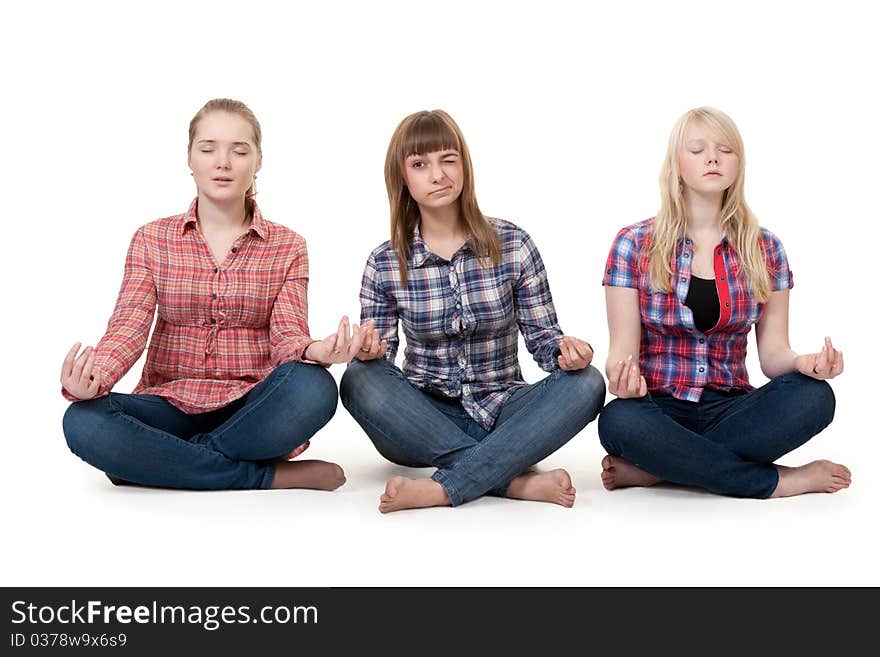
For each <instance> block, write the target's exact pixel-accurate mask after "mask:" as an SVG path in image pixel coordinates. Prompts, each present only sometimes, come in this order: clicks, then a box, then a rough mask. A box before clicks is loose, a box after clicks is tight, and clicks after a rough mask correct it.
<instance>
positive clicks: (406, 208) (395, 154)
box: [385, 110, 501, 284]
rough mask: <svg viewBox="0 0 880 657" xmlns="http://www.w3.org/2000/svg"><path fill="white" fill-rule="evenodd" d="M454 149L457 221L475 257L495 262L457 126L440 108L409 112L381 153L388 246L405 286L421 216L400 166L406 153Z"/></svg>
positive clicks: (496, 249)
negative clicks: (458, 172)
mask: <svg viewBox="0 0 880 657" xmlns="http://www.w3.org/2000/svg"><path fill="white" fill-rule="evenodd" d="M444 149H454V150H457V151H458V152H459V153H460V154H461V162H462V169H463V171H464V180H463V181H462V182H463V186H462V190H461V196H460V197H459V201H460V208H461V220H462V221H463V222H464V225H465V227H466V228H467V230H468V232H469V233H470V235H471V241H472V245H473V247H474V250H475V252H476V253H477V254H478V255H479V256H483V255H484V254H486V253H488V254H489V256H490V258H491V260H492V263H493V264H495V265H497V264H498V263H499V262H500V261H501V248H500V246H499V244H498V235H497V234H496V233H495V230H494V229H493V228H492V225H491V224H490V223H489V222H488V221H487V220H486V218H485V217H484V216H483V213H482V212H480V206H479V205H477V196H476V193H475V192H474V168H473V164H472V163H471V155H470V152H469V151H468V147H467V144H466V143H465V140H464V136H463V135H462V134H461V130H460V129H459V127H458V125H456V123H455V121H453V120H452V117H451V116H449V114H447V113H446V112H444V111H443V110H431V111H421V112H416V113H415V114H410V115H409V116H408V117H406V118H405V119H404V120H403V121H401V122H400V124H399V125H398V126H397V129H396V130H395V131H394V134H393V135H392V137H391V143H390V144H388V153H387V154H386V156H385V186H386V188H387V190H388V202H389V204H390V205H391V247H392V248H393V249H394V251H395V252H396V253H397V260H398V263H399V271H400V280H401V281H402V282H403V283H404V284H406V267H407V264H408V262H409V258H410V252H409V251H410V241H411V239H412V236H413V233H414V232H415V228H416V226H417V225H418V223H419V219H420V218H421V215H420V213H419V206H418V204H417V203H416V202H415V200H414V199H413V197H412V196H411V195H410V193H409V189H407V187H406V181H405V180H404V177H403V167H404V164H405V162H406V158H408V157H409V156H410V155H416V154H426V153H433V152H435V151H440V150H444Z"/></svg>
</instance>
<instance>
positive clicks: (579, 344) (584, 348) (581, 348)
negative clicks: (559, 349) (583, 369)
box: [574, 339, 590, 360]
mask: <svg viewBox="0 0 880 657" xmlns="http://www.w3.org/2000/svg"><path fill="white" fill-rule="evenodd" d="M574 349H575V351H577V353H578V356H580V357H581V358H582V359H584V360H586V359H587V358H589V357H590V346H589V345H588V344H587V343H586V342H584V341H583V340H577V339H576V340H575V341H574Z"/></svg>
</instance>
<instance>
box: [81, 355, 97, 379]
mask: <svg viewBox="0 0 880 657" xmlns="http://www.w3.org/2000/svg"><path fill="white" fill-rule="evenodd" d="M94 366H95V352H94V351H92V353H90V354H89V357H88V358H87V359H86V364H85V367H83V371H82V377H81V378H80V382H81V383H82V384H83V385H85V386H87V385H89V382H90V381H91V380H92V379H91V378H90V377H91V376H92V368H93V367H94Z"/></svg>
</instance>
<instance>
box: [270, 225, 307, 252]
mask: <svg viewBox="0 0 880 657" xmlns="http://www.w3.org/2000/svg"><path fill="white" fill-rule="evenodd" d="M263 223H264V225H265V227H266V232H267V233H268V234H267V238H268V239H269V241H270V242H271V243H275V244H279V245H289V246H291V247H294V248H296V249H297V250H299V249H305V248H306V239H305V238H304V237H303V236H302V235H300V234H299V233H297V232H296V231H295V230H293V229H292V228H289V227H288V226H285V225H284V224H279V223H278V222H277V221H269V220H268V219H263Z"/></svg>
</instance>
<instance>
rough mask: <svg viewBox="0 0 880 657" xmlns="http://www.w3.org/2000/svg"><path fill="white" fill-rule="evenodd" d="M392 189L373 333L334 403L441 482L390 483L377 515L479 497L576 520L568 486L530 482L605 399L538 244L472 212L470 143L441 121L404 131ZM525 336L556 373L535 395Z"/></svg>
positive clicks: (561, 478) (370, 315)
mask: <svg viewBox="0 0 880 657" xmlns="http://www.w3.org/2000/svg"><path fill="white" fill-rule="evenodd" d="M385 182H386V186H387V189H388V198H389V202H390V205H391V240H390V241H388V242H385V243H384V244H382V245H380V246H379V247H378V248H376V249H375V250H374V251H373V252H372V253H371V254H370V257H369V258H368V260H367V265H366V268H365V270H364V276H363V281H362V285H361V295H360V298H361V323H362V325H366V324H367V322H371V323H372V325H371V326H370V328H369V330H367V331H365V338H364V344H363V345H362V347H361V349H360V350H359V351H358V353H357V360H355V361H353V362H352V363H351V364H350V365H349V367H348V369H347V370H346V372H345V374H344V375H343V378H342V383H341V385H340V395H341V398H342V403H343V405H344V406H345V407H346V408H347V409H348V411H349V412H350V413H351V414H352V415H353V416H354V418H355V419H356V420H357V421H358V423H359V424H360V425H361V427H363V429H364V431H365V432H366V433H367V435H368V436H369V437H370V439H371V440H372V441H373V443H374V445H375V446H376V449H377V450H378V451H379V453H380V454H382V455H383V456H384V457H385V458H387V459H389V460H390V461H393V462H395V463H398V464H401V465H407V466H412V467H428V466H433V467H435V468H437V470H436V472H435V473H434V475H433V476H432V477H431V478H422V479H408V478H405V477H401V476H394V477H391V478H390V479H389V480H388V482H387V485H386V488H385V493H384V494H383V495H382V497H381V501H380V505H379V510H380V511H382V512H389V511H397V510H400V509H409V508H419V507H427V506H445V505H452V506H457V505H459V504H463V503H464V502H468V501H470V500H473V499H475V498H477V497H479V496H481V495H484V494H487V493H490V494H493V495H500V496H505V497H510V498H516V499H525V500H538V501H545V502H553V503H556V504H560V505H562V506H566V507H570V506H572V505H573V504H574V500H575V488H574V486H573V485H572V482H571V477H570V476H569V474H568V473H567V472H566V471H565V470H563V469H557V470H553V471H550V472H545V473H537V472H534V471H530V470H529V468H531V466H533V465H534V464H535V463H537V462H538V461H541V460H542V459H544V458H546V457H547V456H549V455H550V454H552V453H553V452H555V451H556V450H557V449H559V448H560V447H561V446H562V445H564V444H565V443H566V442H568V441H569V440H570V439H571V438H573V437H574V436H575V435H576V434H577V433H578V432H579V431H580V430H581V429H583V428H584V427H585V426H586V425H587V424H588V423H589V422H590V421H591V420H593V419H594V418H595V417H596V414H597V413H598V412H599V409H600V408H601V407H602V403H603V401H604V396H605V385H604V381H603V379H602V375H601V374H599V372H598V371H597V370H596V369H595V368H593V367H591V366H590V361H591V360H592V358H593V351H592V349H591V347H590V346H589V344H588V343H586V342H584V341H582V340H579V339H577V338H573V337H569V336H564V335H563V334H562V331H561V330H560V328H559V324H558V323H557V320H556V312H555V310H554V308H553V300H552V298H551V296H550V288H549V286H548V283H547V274H546V271H545V269H544V264H543V262H542V261H541V256H540V254H539V253H538V250H537V248H536V247H535V245H534V243H533V242H532V239H531V238H530V237H529V235H528V234H527V233H526V232H525V231H524V230H522V229H521V228H519V227H517V226H515V225H514V224H512V223H510V222H508V221H503V220H500V219H492V218H489V217H485V216H484V215H483V214H482V213H481V212H480V208H479V206H478V205H477V199H476V195H475V193H474V175H473V167H472V165H471V159H470V154H469V152H468V148H467V145H466V143H465V140H464V137H463V136H462V134H461V131H460V130H459V128H458V126H457V125H456V124H455V122H454V121H453V120H452V117H450V116H449V115H448V114H447V113H446V112H443V111H441V110H434V111H431V112H427V111H424V112H417V113H415V114H412V115H411V116H408V117H407V118H405V119H404V120H403V121H402V122H401V123H400V125H399V126H398V127H397V129H396V130H395V132H394V135H393V137H392V139H391V144H390V145H389V147H388V153H387V157H386V160H385ZM398 322H400V323H401V324H402V326H403V331H404V334H405V335H406V353H405V359H404V362H403V368H402V369H398V368H397V367H396V366H395V365H394V357H395V354H396V352H397V346H398V337H397V326H398ZM519 333H522V335H523V337H524V338H525V343H526V347H527V348H528V350H529V352H531V354H532V355H533V357H534V358H535V360H536V362H537V363H538V364H539V365H540V366H541V368H542V369H544V370H545V371H547V372H550V375H549V376H547V377H546V378H544V379H543V380H542V381H540V382H538V383H534V384H531V385H528V384H527V383H526V382H525V381H524V380H523V378H522V375H521V373H520V367H519V361H518V357H517V340H518V336H519Z"/></svg>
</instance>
